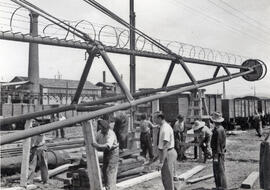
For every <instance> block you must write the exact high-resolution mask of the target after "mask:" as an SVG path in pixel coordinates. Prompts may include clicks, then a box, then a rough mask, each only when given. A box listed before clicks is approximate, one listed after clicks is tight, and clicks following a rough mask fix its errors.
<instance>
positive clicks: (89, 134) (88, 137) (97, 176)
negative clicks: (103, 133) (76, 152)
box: [82, 121, 102, 190]
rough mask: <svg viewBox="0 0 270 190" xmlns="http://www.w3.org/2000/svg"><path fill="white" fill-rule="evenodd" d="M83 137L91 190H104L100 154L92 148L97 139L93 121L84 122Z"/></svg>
mask: <svg viewBox="0 0 270 190" xmlns="http://www.w3.org/2000/svg"><path fill="white" fill-rule="evenodd" d="M82 126H83V127H82V129H83V135H84V140H85V151H86V158H87V171H88V178H89V184H90V189H95V190H102V180H101V172H100V168H99V161H98V153H97V150H96V149H95V148H94V147H93V146H92V143H93V142H95V140H96V138H95V135H94V131H93V126H92V123H91V121H85V122H82Z"/></svg>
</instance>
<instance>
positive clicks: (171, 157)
mask: <svg viewBox="0 0 270 190" xmlns="http://www.w3.org/2000/svg"><path fill="white" fill-rule="evenodd" d="M176 158H177V153H176V151H175V149H174V148H172V149H171V150H168V152H167V156H166V158H165V161H164V163H163V166H162V168H161V179H162V184H163V187H164V189H165V190H174V183H173V177H174V176H175V164H176Z"/></svg>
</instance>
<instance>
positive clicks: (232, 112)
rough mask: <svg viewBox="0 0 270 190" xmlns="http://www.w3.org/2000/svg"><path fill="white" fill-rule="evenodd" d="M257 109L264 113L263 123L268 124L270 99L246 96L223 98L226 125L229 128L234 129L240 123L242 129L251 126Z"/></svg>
mask: <svg viewBox="0 0 270 190" xmlns="http://www.w3.org/2000/svg"><path fill="white" fill-rule="evenodd" d="M256 111H258V112H259V113H263V114H262V115H263V117H262V119H263V123H264V124H267V123H268V122H269V115H270V99H260V98H258V97H255V96H246V97H242V98H235V99H223V100H222V113H223V117H224V118H225V122H224V125H225V127H226V128H227V129H233V128H234V126H235V125H240V126H241V128H242V129H248V128H251V127H252V126H251V123H252V117H253V116H254V114H255V112H256Z"/></svg>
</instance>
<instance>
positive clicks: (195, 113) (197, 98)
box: [186, 89, 210, 124]
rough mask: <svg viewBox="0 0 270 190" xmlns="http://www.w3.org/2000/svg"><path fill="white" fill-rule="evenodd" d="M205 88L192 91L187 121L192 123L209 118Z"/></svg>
mask: <svg viewBox="0 0 270 190" xmlns="http://www.w3.org/2000/svg"><path fill="white" fill-rule="evenodd" d="M204 92H205V89H198V90H193V91H191V94H190V102H189V107H188V113H187V118H186V119H187V120H186V121H187V123H188V124H191V123H193V122H194V121H196V120H200V121H201V120H209V118H210V117H209V113H208V108H207V106H206V100H205V95H204Z"/></svg>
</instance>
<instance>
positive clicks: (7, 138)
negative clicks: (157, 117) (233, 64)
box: [0, 70, 253, 145]
mask: <svg viewBox="0 0 270 190" xmlns="http://www.w3.org/2000/svg"><path fill="white" fill-rule="evenodd" d="M252 72H253V71H252V70H249V71H245V72H239V73H234V74H232V75H231V77H229V76H223V77H221V78H219V79H213V80H211V81H208V82H204V83H201V84H197V85H194V84H193V85H190V86H186V87H183V88H180V89H177V90H173V91H170V92H167V93H162V94H156V95H153V96H148V97H145V98H141V99H138V100H134V101H133V102H132V104H131V103H130V102H125V103H122V104H120V105H116V106H112V107H108V108H104V109H100V110H97V111H94V112H91V113H87V114H82V115H80V116H76V117H73V118H70V119H66V120H63V121H58V122H53V123H49V124H46V125H42V126H39V127H35V128H32V129H28V130H24V131H18V132H16V133H13V134H7V135H4V136H2V138H1V139H0V145H3V144H7V143H10V142H14V141H18V140H21V139H25V138H28V137H32V136H35V135H38V134H42V133H46V132H49V131H52V130H56V129H60V128H64V127H67V126H70V125H74V124H76V123H79V122H82V121H87V120H90V119H93V118H95V117H98V116H100V115H104V114H108V113H112V112H115V111H118V110H124V109H128V108H131V107H132V106H135V105H139V104H143V103H145V102H149V101H153V100H156V99H160V98H165V97H168V96H172V95H176V94H179V93H182V92H185V91H190V90H193V89H196V88H201V87H204V86H208V85H212V84H216V83H219V82H222V81H226V80H230V79H231V78H236V77H240V76H243V75H246V74H249V73H252Z"/></svg>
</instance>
